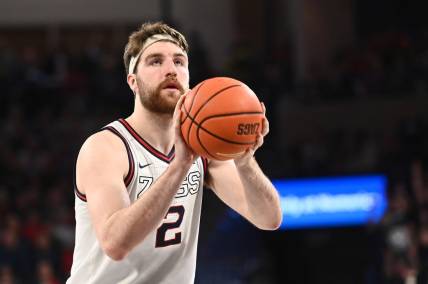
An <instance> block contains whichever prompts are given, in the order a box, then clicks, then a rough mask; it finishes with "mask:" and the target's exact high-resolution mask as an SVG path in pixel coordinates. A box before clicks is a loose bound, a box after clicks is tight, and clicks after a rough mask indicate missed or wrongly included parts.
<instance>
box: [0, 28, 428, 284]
mask: <svg viewBox="0 0 428 284" xmlns="http://www.w3.org/2000/svg"><path fill="white" fill-rule="evenodd" d="M112 33H113V35H112V34H111V33H110V32H104V33H91V32H85V31H83V32H80V33H76V34H72V35H71V36H69V37H64V38H59V39H56V40H55V42H54V43H52V42H49V41H46V39H44V38H43V37H44V36H45V33H43V32H32V33H31V36H28V34H26V35H24V36H22V35H21V36H18V37H16V38H15V40H11V39H10V38H9V37H7V34H4V35H3V34H2V33H0V87H1V91H2V95H1V96H0V118H1V121H2V122H3V123H2V124H1V125H0V132H1V134H2V139H1V140H0V169H1V170H0V172H1V173H2V179H1V182H0V215H1V216H2V218H1V219H0V220H1V221H0V283H2V284H6V283H7V284H11V283H15V284H16V283H43V284H55V283H63V282H64V281H65V279H66V278H67V275H68V274H69V269H70V266H71V261H72V252H73V244H74V207H73V206H74V193H73V170H74V163H75V159H76V157H77V153H78V150H79V147H80V145H81V144H82V142H83V141H84V139H85V138H86V137H87V136H88V135H89V134H90V133H92V132H94V131H96V130H97V129H99V128H101V127H102V126H103V125H104V124H106V123H108V122H110V121H112V120H114V119H117V118H119V117H126V116H127V115H128V114H130V113H131V111H132V106H133V97H132V93H130V92H129V90H128V88H127V86H126V82H125V73H124V70H123V64H122V52H123V45H124V43H125V42H126V34H127V33H124V34H122V33H120V32H119V33H117V32H112ZM18 34H19V33H18ZM18 38H19V40H18ZM25 39H27V40H25ZM189 39H190V46H191V50H190V70H191V78H192V84H191V85H192V86H193V85H194V84H196V83H198V82H199V81H200V80H202V79H205V78H208V77H211V76H214V75H226V76H231V77H235V78H238V79H241V80H243V81H244V82H248V84H249V85H251V86H252V87H253V88H254V90H255V91H256V93H257V94H258V95H259V96H260V97H261V99H262V100H263V101H265V102H266V104H267V108H268V109H272V110H275V109H276V107H277V106H278V102H279V101H280V100H281V99H282V98H283V97H284V96H288V97H290V98H292V99H295V100H298V101H299V102H301V103H302V104H319V105H322V104H328V103H334V102H337V101H343V100H353V99H356V98H359V97H372V96H378V97H381V98H382V99H386V100H387V99H389V98H390V97H396V96H407V97H411V96H426V95H427V83H428V82H427V78H428V76H427V75H428V37H427V36H426V35H425V34H419V35H417V36H411V35H408V34H383V35H381V36H379V37H377V38H376V40H374V39H373V40H367V41H363V42H361V43H359V44H358V45H356V46H353V47H352V48H350V49H348V50H345V51H343V52H342V53H341V54H338V55H337V57H336V58H334V60H333V62H332V64H331V70H329V72H319V73H317V72H316V70H314V74H313V77H312V78H311V80H310V81H308V82H298V83H296V82H295V80H294V78H293V75H292V71H291V70H292V65H293V61H292V59H291V58H292V56H291V55H290V53H289V48H287V47H286V46H279V47H278V48H277V49H276V50H275V52H273V53H272V54H270V55H269V56H268V58H266V56H259V55H260V54H259V53H258V52H256V51H253V50H251V49H250V46H248V45H247V44H245V43H236V44H235V45H233V47H232V48H231V51H230V60H229V62H228V64H227V65H226V66H225V67H224V70H215V68H214V67H213V66H212V64H211V63H210V60H209V56H208V54H207V53H206V50H205V48H204V46H203V42H202V41H201V39H200V38H199V37H198V36H197V35H196V34H193V35H191V36H190V38H189ZM277 111H279V110H277ZM424 119H426V118H423V117H421V118H419V117H416V118H415V119H412V120H408V121H403V123H402V124H401V126H400V127H399V128H397V129H395V130H394V132H392V133H386V134H385V135H381V136H380V135H378V134H377V133H373V132H372V131H370V130H367V129H339V130H338V129H334V130H326V131H325V132H324V134H323V135H321V136H319V137H316V139H315V138H314V139H313V140H312V141H304V142H303V143H300V144H295V145H285V146H284V145H277V144H275V141H276V140H275V139H274V138H275V137H276V136H277V135H278V133H275V131H276V130H277V129H280V128H279V126H280V125H281V124H282V122H281V121H276V120H275V117H274V116H272V118H271V124H272V126H273V127H272V131H271V136H272V137H273V138H268V139H267V141H266V145H265V146H264V148H263V149H262V150H261V151H260V153H259V154H258V155H260V161H261V163H262V166H263V168H264V169H265V170H266V172H267V173H268V175H275V177H279V176H283V177H284V176H313V175H332V174H335V175H340V174H355V173H368V172H383V173H385V174H387V176H388V177H389V181H390V182H389V189H388V190H389V191H388V194H389V202H390V206H389V208H388V212H387V213H386V215H385V217H384V219H383V221H382V222H381V224H379V225H373V226H370V227H369V228H368V232H369V234H370V235H371V236H372V243H371V244H372V245H373V256H372V257H371V258H370V260H367V281H366V282H367V283H404V282H403V281H404V280H405V279H410V278H412V277H415V278H417V277H419V279H423V281H424V282H421V283H426V282H427V281H428V274H427V273H428V164H427V161H428V160H427V158H428V147H427V146H426V145H428V134H427V133H428V131H427V130H428V127H427V126H428V124H427V121H426V120H424ZM278 149H285V151H284V154H279V153H277V152H276V150H278ZM204 214H209V212H207V211H204ZM252 261H254V262H256V260H254V259H252ZM250 267H251V265H250ZM200 271H202V272H203V271H204V268H203V267H202V268H200ZM242 281H243V280H242ZM248 281H249V280H248ZM260 281H262V280H260ZM421 281H422V280H421ZM234 283H243V282H234ZM245 283H249V282H245ZM254 283H256V281H255V282H254ZM261 283H262V282H261Z"/></svg>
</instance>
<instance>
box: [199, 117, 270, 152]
mask: <svg viewBox="0 0 428 284" xmlns="http://www.w3.org/2000/svg"><path fill="white" fill-rule="evenodd" d="M261 113H262V112H246V113H242V112H240V113H228V114H227V115H224V114H222V115H220V114H218V115H212V116H210V117H207V118H205V119H204V120H203V121H201V123H200V124H198V126H199V128H198V131H199V129H202V130H204V131H205V132H207V133H208V134H210V135H212V136H214V137H215V138H218V139H220V140H223V141H224V142H227V143H231V144H238V145H251V144H253V143H254V142H236V141H232V140H228V139H226V138H223V137H221V136H218V135H216V134H214V133H212V132H211V131H209V130H207V129H205V128H204V127H203V126H202V124H203V123H204V121H206V120H208V119H209V118H213V117H222V116H233V115H241V114H242V115H246V114H261ZM197 137H198V139H199V132H198V136H197Z"/></svg>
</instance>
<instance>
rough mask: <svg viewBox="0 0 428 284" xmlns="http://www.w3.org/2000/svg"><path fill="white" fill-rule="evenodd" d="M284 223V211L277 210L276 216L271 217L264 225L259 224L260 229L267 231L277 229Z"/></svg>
mask: <svg viewBox="0 0 428 284" xmlns="http://www.w3.org/2000/svg"><path fill="white" fill-rule="evenodd" d="M281 224H282V213H281V211H279V212H276V214H275V216H273V217H272V218H269V220H267V221H266V222H265V223H264V224H263V225H262V226H258V228H259V229H261V230H265V231H275V230H277V229H278V228H279V227H280V226H281Z"/></svg>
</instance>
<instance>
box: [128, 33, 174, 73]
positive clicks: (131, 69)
mask: <svg viewBox="0 0 428 284" xmlns="http://www.w3.org/2000/svg"><path fill="white" fill-rule="evenodd" d="M158 41H170V42H173V43H175V44H176V45H178V46H180V45H179V44H178V41H177V40H176V39H175V38H173V37H172V36H170V35H168V34H155V35H152V36H151V37H149V38H147V39H146V40H145V41H144V44H143V47H142V48H141V50H140V52H138V54H137V55H136V56H132V57H131V60H130V61H129V68H128V75H129V74H132V73H134V71H135V70H134V69H135V66H136V65H137V62H138V59H139V58H140V56H141V54H143V52H144V50H146V49H147V48H148V47H149V46H150V45H152V44H154V43H155V42H158Z"/></svg>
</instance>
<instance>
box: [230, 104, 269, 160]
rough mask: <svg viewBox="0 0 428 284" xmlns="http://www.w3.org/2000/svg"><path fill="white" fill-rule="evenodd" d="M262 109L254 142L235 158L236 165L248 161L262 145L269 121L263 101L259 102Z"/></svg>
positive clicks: (267, 131)
mask: <svg viewBox="0 0 428 284" xmlns="http://www.w3.org/2000/svg"><path fill="white" fill-rule="evenodd" d="M261 105H262V109H263V120H262V129H261V131H259V132H258V133H257V136H256V142H255V143H254V145H252V146H251V147H250V148H248V149H247V150H246V151H245V153H244V154H242V155H241V156H239V157H238V158H235V159H234V161H235V165H236V166H238V167H239V166H243V165H246V164H248V163H249V162H250V160H251V159H252V157H253V156H254V153H255V152H256V151H257V149H258V148H260V147H261V146H262V145H263V142H264V137H265V136H266V135H267V134H268V133H269V121H268V120H267V118H266V107H265V104H264V103H261Z"/></svg>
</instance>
